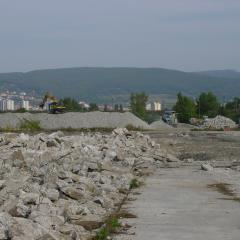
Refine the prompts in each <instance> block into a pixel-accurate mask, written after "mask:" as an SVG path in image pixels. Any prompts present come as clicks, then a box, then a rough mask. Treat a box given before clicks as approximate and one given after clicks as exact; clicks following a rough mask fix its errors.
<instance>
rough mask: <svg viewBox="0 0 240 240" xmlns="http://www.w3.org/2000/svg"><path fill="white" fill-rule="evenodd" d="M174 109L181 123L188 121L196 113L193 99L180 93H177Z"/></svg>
mask: <svg viewBox="0 0 240 240" xmlns="http://www.w3.org/2000/svg"><path fill="white" fill-rule="evenodd" d="M174 110H175V111H176V112H177V114H178V121H179V122H183V123H188V122H189V120H190V118H191V117H194V116H195V115H196V105H195V102H194V101H193V99H191V98H190V97H187V96H183V95H182V94H181V93H178V95H177V102H176V104H175V106H174Z"/></svg>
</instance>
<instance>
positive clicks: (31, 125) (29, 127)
mask: <svg viewBox="0 0 240 240" xmlns="http://www.w3.org/2000/svg"><path fill="white" fill-rule="evenodd" d="M19 129H20V130H25V131H39V130H41V126H40V122H39V121H35V120H28V119H24V120H23V121H22V122H21V124H20V126H19Z"/></svg>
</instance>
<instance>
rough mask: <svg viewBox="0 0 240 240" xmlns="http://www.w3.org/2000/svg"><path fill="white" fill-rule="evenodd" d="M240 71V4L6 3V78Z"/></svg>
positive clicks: (1, 47) (2, 37)
mask: <svg viewBox="0 0 240 240" xmlns="http://www.w3.org/2000/svg"><path fill="white" fill-rule="evenodd" d="M78 66H79V67H80V66H109V67H110V66H136V67H164V68H171V69H179V70H186V71H194V70H207V69H229V68H230V69H237V70H240V0H0V72H8V71H29V70H33V69H42V68H56V67H78Z"/></svg>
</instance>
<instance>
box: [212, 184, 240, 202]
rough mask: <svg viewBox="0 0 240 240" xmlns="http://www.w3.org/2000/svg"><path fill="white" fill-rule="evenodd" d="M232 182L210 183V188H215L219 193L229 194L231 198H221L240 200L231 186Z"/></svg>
mask: <svg viewBox="0 0 240 240" xmlns="http://www.w3.org/2000/svg"><path fill="white" fill-rule="evenodd" d="M230 186H231V184H227V183H215V184H209V185H208V188H213V189H215V190H216V191H218V192H219V193H222V194H223V195H226V196H229V197H230V198H220V199H222V200H232V201H237V202H240V198H239V197H237V196H236V194H235V193H234V192H233V191H232V190H231V189H230V188H229V187H230Z"/></svg>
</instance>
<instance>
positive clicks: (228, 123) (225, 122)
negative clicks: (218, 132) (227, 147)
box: [202, 115, 237, 129]
mask: <svg viewBox="0 0 240 240" xmlns="http://www.w3.org/2000/svg"><path fill="white" fill-rule="evenodd" d="M226 127H227V128H236V127H237V125H236V123H235V122H234V121H233V120H232V119H230V118H226V117H224V116H220V115H218V116H216V117H215V118H209V119H207V120H206V121H205V122H204V123H203V125H202V128H209V129H224V128H226Z"/></svg>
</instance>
